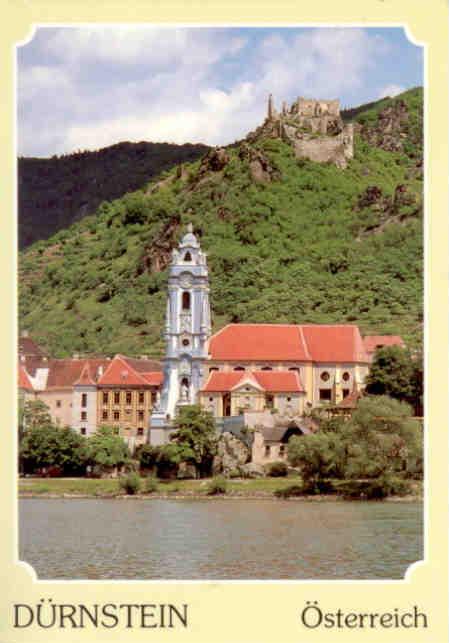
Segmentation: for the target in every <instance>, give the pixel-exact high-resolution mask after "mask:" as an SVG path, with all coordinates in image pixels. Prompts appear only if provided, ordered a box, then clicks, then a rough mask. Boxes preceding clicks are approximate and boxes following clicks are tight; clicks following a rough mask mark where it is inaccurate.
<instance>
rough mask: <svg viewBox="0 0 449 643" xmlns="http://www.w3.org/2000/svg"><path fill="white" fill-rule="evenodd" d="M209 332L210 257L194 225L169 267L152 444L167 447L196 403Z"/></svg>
mask: <svg viewBox="0 0 449 643" xmlns="http://www.w3.org/2000/svg"><path fill="white" fill-rule="evenodd" d="M210 332H211V319H210V304H209V276H208V270H207V263H206V255H205V254H204V253H203V252H202V250H201V248H200V244H199V242H198V239H197V238H196V237H195V235H194V234H193V229H192V224H189V225H188V228H187V234H185V235H184V236H183V238H182V240H181V242H180V244H179V246H178V249H177V250H176V249H173V252H172V261H171V265H170V268H169V277H168V297H167V312H166V318H165V333H164V337H165V342H166V349H165V359H164V381H163V385H162V391H161V395H160V399H159V400H158V403H157V404H156V406H155V407H154V408H153V413H152V415H151V419H150V443H151V444H156V445H157V444H164V443H165V442H167V440H168V437H169V434H170V430H171V422H172V419H173V418H174V416H175V415H176V413H177V412H178V409H179V407H181V406H183V405H188V404H195V403H196V402H197V394H198V391H199V390H200V388H201V384H202V381H203V366H204V362H205V360H207V342H208V340H209V337H210Z"/></svg>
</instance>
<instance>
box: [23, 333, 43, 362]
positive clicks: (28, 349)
mask: <svg viewBox="0 0 449 643" xmlns="http://www.w3.org/2000/svg"><path fill="white" fill-rule="evenodd" d="M19 355H25V356H30V357H43V356H44V355H45V353H44V351H43V350H42V348H40V346H38V345H37V344H36V342H35V341H34V339H32V338H31V337H28V335H22V336H21V337H19Z"/></svg>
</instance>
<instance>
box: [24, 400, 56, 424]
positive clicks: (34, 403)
mask: <svg viewBox="0 0 449 643" xmlns="http://www.w3.org/2000/svg"><path fill="white" fill-rule="evenodd" d="M50 425H52V420H51V415H50V409H49V408H48V406H47V405H46V404H45V402H43V401H42V400H28V401H27V402H25V404H24V406H23V411H22V426H23V429H24V430H30V429H35V428H37V427H42V426H44V427H45V426H50Z"/></svg>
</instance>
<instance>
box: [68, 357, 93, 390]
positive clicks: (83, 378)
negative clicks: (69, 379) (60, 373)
mask: <svg viewBox="0 0 449 643" xmlns="http://www.w3.org/2000/svg"><path fill="white" fill-rule="evenodd" d="M73 384H74V386H95V384H96V382H95V380H94V379H93V378H92V376H91V374H90V367H89V362H88V361H87V360H86V362H85V363H84V366H83V370H82V371H81V375H80V376H79V378H78V379H77V380H76V382H74V383H73Z"/></svg>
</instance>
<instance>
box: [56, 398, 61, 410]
mask: <svg viewBox="0 0 449 643" xmlns="http://www.w3.org/2000/svg"><path fill="white" fill-rule="evenodd" d="M56 408H57V409H60V408H61V400H56Z"/></svg>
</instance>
